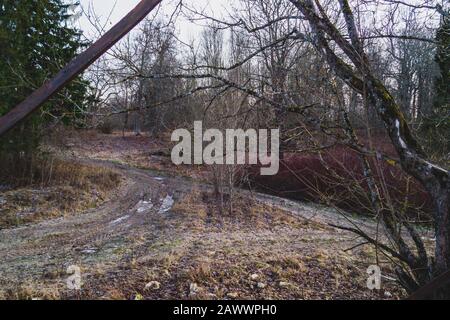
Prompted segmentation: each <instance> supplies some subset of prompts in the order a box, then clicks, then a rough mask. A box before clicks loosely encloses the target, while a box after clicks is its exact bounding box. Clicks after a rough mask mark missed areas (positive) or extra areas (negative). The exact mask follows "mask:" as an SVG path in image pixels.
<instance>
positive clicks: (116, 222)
mask: <svg viewBox="0 0 450 320" xmlns="http://www.w3.org/2000/svg"><path fill="white" fill-rule="evenodd" d="M129 217H130V215H126V216H123V217H121V218H119V219H116V220H114V221H112V222H111V224H113V225H114V224H118V223H121V222H122V221H125V220H127V219H128V218H129Z"/></svg>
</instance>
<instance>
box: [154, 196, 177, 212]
mask: <svg viewBox="0 0 450 320" xmlns="http://www.w3.org/2000/svg"><path fill="white" fill-rule="evenodd" d="M174 203H175V201H174V200H173V198H172V196H167V197H166V198H165V199H164V200H163V202H162V205H161V208H160V209H159V211H158V213H159V214H161V213H166V212H169V211H170V209H172V207H173V205H174Z"/></svg>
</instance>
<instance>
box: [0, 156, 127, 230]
mask: <svg viewBox="0 0 450 320" xmlns="http://www.w3.org/2000/svg"><path fill="white" fill-rule="evenodd" d="M43 165H44V166H46V167H45V168H44V167H40V169H39V170H40V172H45V173H46V175H41V179H34V184H32V185H30V186H25V187H21V188H17V189H13V190H8V191H4V192H0V200H1V203H2V205H1V207H0V228H10V227H15V226H19V225H22V224H25V223H32V222H39V221H43V220H46V219H50V218H57V217H61V216H66V215H70V214H75V213H77V212H82V211H84V210H86V209H89V208H95V207H96V206H98V205H99V204H100V203H102V202H103V201H105V200H106V199H108V192H110V191H111V190H114V189H115V188H117V187H118V185H119V184H120V182H121V176H120V175H119V174H118V173H117V172H115V171H113V170H110V169H106V168H99V167H93V166H89V165H83V164H80V163H77V162H72V161H62V160H57V159H54V160H51V161H47V162H45V163H43ZM38 181H39V183H38Z"/></svg>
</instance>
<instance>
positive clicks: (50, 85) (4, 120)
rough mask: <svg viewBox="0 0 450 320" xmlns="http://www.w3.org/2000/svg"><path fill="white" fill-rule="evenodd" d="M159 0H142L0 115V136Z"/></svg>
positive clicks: (86, 65)
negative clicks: (61, 67) (82, 50)
mask: <svg viewBox="0 0 450 320" xmlns="http://www.w3.org/2000/svg"><path fill="white" fill-rule="evenodd" d="M161 1H162V0H142V1H141V2H140V3H139V4H138V5H137V6H136V7H135V8H134V9H133V10H131V11H130V13H128V14H127V15H126V16H125V17H124V18H123V19H122V20H121V21H120V22H118V23H117V24H116V25H115V26H114V27H112V28H111V30H109V31H108V32H107V33H105V35H103V36H102V37H101V38H100V39H99V40H97V41H96V42H95V43H94V44H93V45H92V46H90V47H89V48H88V49H87V50H86V51H84V52H83V53H81V54H80V55H78V56H77V57H76V58H75V59H73V60H72V61H71V62H70V63H69V64H68V65H67V66H66V67H65V68H63V69H62V70H61V71H60V72H59V73H58V74H56V75H55V76H54V77H53V78H52V79H51V80H49V81H48V82H46V83H45V84H44V85H43V86H42V87H41V88H39V89H37V90H36V91H35V92H33V93H32V94H31V95H30V96H29V97H28V98H27V99H26V100H25V101H23V102H22V103H20V104H19V105H17V106H16V107H15V108H13V109H12V110H11V111H10V112H9V113H7V114H6V115H4V116H3V117H1V118H0V137H1V136H2V135H4V134H5V133H6V132H8V131H9V130H11V129H12V128H14V126H16V125H17V124H18V123H19V122H21V121H22V120H24V119H25V118H26V117H27V116H29V115H30V114H31V113H33V112H34V111H36V110H38V109H39V107H41V106H42V105H43V104H44V103H45V102H47V101H48V100H49V99H50V98H51V97H52V96H53V95H55V94H56V93H58V92H59V91H60V90H61V89H62V88H64V86H65V85H67V84H68V83H69V82H70V81H72V80H73V79H74V78H76V77H77V76H78V75H80V74H81V73H82V72H83V71H85V70H86V69H87V68H88V67H89V66H90V65H91V64H93V63H94V62H95V61H96V60H97V59H98V58H99V57H100V56H101V55H103V54H104V53H105V52H106V51H108V49H110V48H111V47H112V46H113V45H115V44H116V43H117V42H118V41H119V40H120V39H122V38H123V37H124V36H125V35H126V34H127V33H128V32H130V31H131V30H132V29H133V28H134V27H135V26H136V25H137V24H138V23H139V22H141V21H142V20H143V19H144V18H145V17H146V16H147V15H148V14H149V13H150V12H151V11H152V10H153V9H154V8H155V7H156V6H157V5H158V4H159V3H160V2H161Z"/></svg>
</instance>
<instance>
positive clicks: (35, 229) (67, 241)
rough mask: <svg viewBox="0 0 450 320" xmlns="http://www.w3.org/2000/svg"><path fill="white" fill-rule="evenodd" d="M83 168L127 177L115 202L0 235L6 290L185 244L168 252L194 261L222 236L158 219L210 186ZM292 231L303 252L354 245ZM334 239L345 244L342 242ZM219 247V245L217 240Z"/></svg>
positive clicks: (298, 208)
mask: <svg viewBox="0 0 450 320" xmlns="http://www.w3.org/2000/svg"><path fill="white" fill-rule="evenodd" d="M82 162H85V163H88V164H93V165H96V166H104V167H109V168H113V169H115V170H117V171H119V172H120V173H121V174H122V175H123V176H124V177H125V179H124V180H125V181H124V182H123V183H122V185H121V186H120V188H119V189H118V190H117V191H116V192H115V194H114V195H113V196H112V197H111V198H112V200H110V201H108V202H106V203H104V204H103V205H102V206H100V207H98V208H95V209H92V210H88V211H86V212H85V213H83V214H79V215H76V216H70V217H64V218H59V219H54V220H48V221H44V222H41V223H38V224H31V225H25V226H21V227H18V228H14V229H6V230H1V231H0V256H1V257H2V258H1V259H2V261H1V264H0V287H2V289H5V288H9V287H11V286H17V285H22V284H23V283H27V282H33V283H36V281H37V282H38V283H39V281H45V282H49V281H50V282H54V283H56V285H57V286H60V287H61V286H63V285H64V282H62V281H61V279H63V278H64V272H65V270H66V269H67V267H68V266H70V265H82V266H84V268H85V269H86V270H94V269H95V268H97V267H98V266H101V268H102V270H103V272H108V271H114V270H117V268H118V266H119V265H121V264H124V263H125V262H128V261H131V260H133V259H135V258H138V259H141V260H145V259H153V258H155V257H157V256H161V255H163V254H164V253H165V252H164V250H165V249H164V245H163V244H165V243H177V241H179V239H183V240H182V241H183V244H182V245H179V246H177V245H175V246H172V247H171V248H170V251H171V254H173V252H177V251H179V256H180V261H181V260H183V259H189V254H190V253H192V254H195V253H196V252H197V251H198V250H199V246H200V248H202V245H203V244H202V241H203V239H209V241H210V242H211V246H212V243H213V240H212V239H216V238H217V239H219V238H220V237H224V236H223V235H220V231H217V230H215V231H211V232H209V233H208V234H207V235H198V234H194V233H191V232H190V231H189V225H187V226H185V225H183V226H182V227H180V221H179V220H177V219H176V218H174V217H173V215H172V214H171V213H170V212H167V213H159V212H158V210H159V208H160V207H161V203H162V200H163V199H164V198H165V197H166V196H167V195H170V196H172V197H173V199H174V200H175V202H177V201H178V200H180V199H182V197H183V196H184V195H186V194H188V193H190V192H191V191H192V190H194V189H196V190H201V191H207V190H211V189H212V187H211V186H210V185H208V184H205V183H198V182H195V181H193V180H192V179H190V178H184V177H174V176H170V175H168V174H165V173H162V172H155V171H151V170H141V169H136V168H132V167H129V166H126V165H123V164H118V163H115V162H110V161H100V160H82ZM240 192H241V193H245V194H248V195H249V196H252V197H255V198H256V199H257V200H258V201H260V202H263V203H265V204H267V205H270V206H274V207H278V208H282V209H284V210H286V211H289V212H290V213H291V214H292V215H295V216H297V217H298V218H299V219H305V220H310V221H315V222H319V223H321V224H329V223H333V224H347V225H348V222H349V220H348V219H349V218H344V217H342V216H341V215H340V214H339V213H337V212H335V211H333V210H330V209H326V208H323V207H320V206H316V205H306V204H302V203H298V202H294V201H289V200H286V199H281V198H277V197H273V196H269V195H264V194H258V193H253V192H249V191H246V190H241V191H240ZM140 201H151V202H152V204H153V207H152V208H151V209H146V210H143V211H142V212H139V211H138V210H136V209H137V205H138V203H139V202H140ZM350 219H352V221H354V222H357V223H358V224H359V225H364V226H365V228H366V229H367V230H375V229H374V228H375V227H376V225H375V224H374V223H373V222H370V221H363V220H361V219H355V218H350ZM264 232H266V233H267V231H264ZM276 232H277V231H275V233H276ZM289 232H290V231H288V232H287V233H286V234H285V235H283V236H285V237H286V242H288V241H290V240H289V237H290V236H294V237H296V239H298V241H299V245H303V242H304V241H305V239H306V238H308V239H309V240H308V241H313V240H314V239H319V238H320V239H321V241H325V240H327V239H328V240H330V241H332V240H333V241H342V242H343V243H345V244H347V243H351V241H352V239H353V236H352V235H350V234H348V233H345V232H341V231H337V230H335V231H333V232H331V233H323V232H320V233H317V232H315V231H311V232H304V233H303V234H302V235H301V237H300V238H301V239H300V238H299V235H298V233H292V235H290V234H289ZM292 232H294V231H292ZM273 235H274V234H273V233H270V234H261V235H258V236H255V235H253V234H252V235H246V234H244V235H243V234H239V236H237V235H234V234H232V235H227V238H226V239H225V240H223V239H221V240H220V241H234V240H235V239H234V238H233V237H236V239H237V238H239V240H242V239H244V240H243V241H248V242H251V241H256V240H255V239H257V240H258V241H259V239H260V238H264V237H268V238H270V237H273ZM257 237H259V238H257ZM337 237H338V238H340V239H339V240H337ZM230 239H231V240H230ZM214 241H215V240H214ZM216 242H217V243H219V240H217V241H216ZM217 243H214V246H217ZM155 244H158V245H159V244H162V245H161V248H162V249H161V248H160V249H158V250H155V252H154V253H151V254H150V255H149V254H148V253H147V251H146V250H148V248H149V247H153V246H155ZM204 247H206V246H204ZM294 249H295V250H297V249H298V248H293V250H294Z"/></svg>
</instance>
